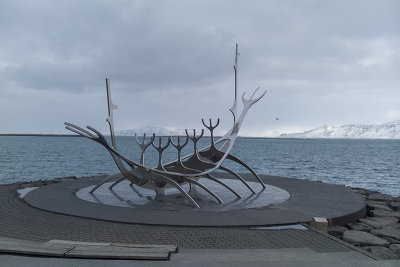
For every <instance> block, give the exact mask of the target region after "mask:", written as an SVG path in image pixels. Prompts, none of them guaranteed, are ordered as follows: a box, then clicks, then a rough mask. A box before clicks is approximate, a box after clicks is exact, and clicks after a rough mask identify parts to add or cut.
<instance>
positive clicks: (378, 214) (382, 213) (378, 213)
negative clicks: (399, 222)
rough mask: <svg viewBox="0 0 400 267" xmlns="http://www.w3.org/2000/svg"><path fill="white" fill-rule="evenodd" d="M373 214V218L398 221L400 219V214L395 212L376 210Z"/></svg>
mask: <svg viewBox="0 0 400 267" xmlns="http://www.w3.org/2000/svg"><path fill="white" fill-rule="evenodd" d="M371 213H372V215H373V216H376V217H395V218H397V219H400V212H394V211H392V212H391V211H387V210H382V209H374V210H373V211H372V212H371Z"/></svg>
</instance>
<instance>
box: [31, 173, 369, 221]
mask: <svg viewBox="0 0 400 267" xmlns="http://www.w3.org/2000/svg"><path fill="white" fill-rule="evenodd" d="M218 177H221V178H228V179H229V178H232V177H230V176H229V175H222V174H218ZM243 177H244V178H245V179H247V180H249V181H253V180H254V177H253V176H251V175H247V174H246V175H243ZM260 177H261V178H262V179H263V180H264V182H265V183H266V184H269V185H272V186H276V187H279V188H282V189H283V190H286V191H287V192H289V193H290V195H291V197H290V199H289V200H287V201H285V202H282V203H278V204H275V205H271V206H267V207H264V208H256V209H255V208H254V209H241V210H230V211H223V212H218V213H216V212H208V211H203V210H197V209H192V210H190V211H186V210H185V211H180V210H178V211H177V210H172V211H171V210H151V209H143V208H140V207H138V208H134V210H135V212H132V210H133V209H132V208H125V207H115V206H109V205H102V204H97V203H91V202H88V201H84V200H81V199H79V198H77V197H76V196H75V195H74V194H75V192H76V191H77V190H79V189H80V188H83V187H87V186H89V185H92V184H96V183H97V182H98V181H99V180H101V179H102V178H101V177H90V178H82V179H77V180H75V179H70V181H64V182H63V183H58V184H52V185H49V186H44V187H40V188H38V189H36V190H33V191H31V192H29V193H28V194H27V195H26V196H25V197H24V201H25V202H26V203H28V204H29V205H31V206H33V207H36V208H39V209H42V210H46V211H51V212H55V213H60V214H67V215H73V216H78V217H85V218H92V219H97V220H106V221H107V220H108V221H117V222H124V223H137V224H150V225H171V226H173V225H175V226H217V227H220V226H257V225H258V226H273V225H286V224H299V223H308V222H309V221H311V219H312V218H313V217H325V218H327V219H328V220H329V221H330V224H333V223H336V224H342V225H344V224H345V223H348V222H352V221H355V220H357V219H358V218H361V217H363V216H365V200H364V198H362V197H361V196H360V195H358V194H356V193H354V192H352V191H351V190H349V189H348V188H345V187H344V186H339V185H331V184H325V183H321V182H314V181H308V180H303V179H295V178H285V177H277V176H267V175H260ZM66 203H68V205H66Z"/></svg>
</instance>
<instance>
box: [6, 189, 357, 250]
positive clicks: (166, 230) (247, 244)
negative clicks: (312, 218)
mask: <svg viewBox="0 0 400 267" xmlns="http://www.w3.org/2000/svg"><path fill="white" fill-rule="evenodd" d="M18 188H19V187H18V186H17V185H15V186H0V236H2V237H8V238H19V239H25V240H32V241H39V242H47V241H49V240H57V239H58V240H67V241H68V240H69V241H71V240H72V241H79V242H98V243H135V244H146V245H148V244H154V245H171V244H174V245H177V246H178V247H179V248H180V249H181V248H182V249H277V248H278V249H282V248H308V249H311V250H313V251H315V252H320V253H324V252H349V251H352V249H351V248H349V247H347V246H345V245H343V244H341V243H339V242H336V241H334V240H331V239H329V238H327V237H325V236H323V235H320V234H318V233H315V232H313V231H310V230H295V229H284V230H252V229H250V228H248V227H229V228H228V227H177V226H161V225H159V226H157V225H140V224H129V223H117V222H110V221H101V220H93V219H86V218H80V217H74V216H67V215H62V214H57V213H51V212H46V211H43V210H39V209H36V208H33V207H31V206H29V205H27V204H26V203H25V202H24V201H23V200H21V199H19V198H18V196H17V194H16V190H17V189H18ZM52 245H53V246H54V244H52Z"/></svg>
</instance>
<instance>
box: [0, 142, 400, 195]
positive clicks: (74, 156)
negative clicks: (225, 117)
mask: <svg viewBox="0 0 400 267" xmlns="http://www.w3.org/2000/svg"><path fill="white" fill-rule="evenodd" d="M72 136H74V135H67V136H66V135H61V136H59V135H53V136H48V135H43V134H40V135H34V136H32V135H4V134H3V135H0V184H7V183H13V182H18V181H33V180H39V179H52V178H55V177H66V176H76V177H85V176H93V175H107V174H112V173H117V172H118V169H117V168H116V166H115V165H114V162H113V160H112V158H111V156H110V155H109V154H108V152H107V151H106V150H105V149H104V148H103V147H102V146H100V145H99V144H96V143H95V142H93V141H90V140H88V139H86V138H82V137H77V138H70V137H72ZM209 142H210V140H209V138H203V139H201V140H200V145H199V147H200V148H201V147H205V146H207V145H208V144H209ZM117 146H118V149H119V150H120V151H121V152H122V154H124V155H126V156H127V157H128V158H131V159H133V160H135V161H137V162H138V161H139V158H140V153H139V147H138V146H137V144H136V141H135V139H134V137H131V136H117ZM191 149H192V146H191V143H189V144H188V145H187V146H186V147H185V149H184V153H185V154H186V153H191ZM175 152H176V151H175V150H174V148H173V147H169V148H168V149H167V150H166V151H165V153H164V154H163V155H164V158H163V160H164V162H169V161H172V160H175V158H176V153H175ZM399 152H400V142H399V140H397V139H331V138H329V139H298V138H296V139H294V138H270V137H241V138H238V139H237V140H236V143H235V146H234V148H233V151H232V153H233V154H234V155H236V156H238V157H239V158H240V159H242V160H243V161H244V162H246V163H247V164H248V165H249V166H251V167H252V168H253V169H254V170H255V171H256V172H257V173H259V174H266V175H273V176H283V177H289V178H300V179H307V180H312V181H321V182H325V183H331V184H344V185H347V186H352V187H361V188H366V189H370V190H375V191H378V192H381V193H386V194H390V195H394V196H398V195H399V194H400V167H399V166H400V159H399V158H400V157H399V154H400V153H399ZM145 159H146V164H148V165H149V166H155V165H156V159H157V155H156V152H155V150H154V149H150V148H149V150H148V151H146V158H145ZM224 165H225V166H226V167H229V168H231V169H233V170H235V171H236V172H239V173H240V172H242V173H243V172H246V170H245V169H244V168H242V167H240V166H238V165H237V164H235V163H233V162H230V161H229V160H226V161H225V162H224Z"/></svg>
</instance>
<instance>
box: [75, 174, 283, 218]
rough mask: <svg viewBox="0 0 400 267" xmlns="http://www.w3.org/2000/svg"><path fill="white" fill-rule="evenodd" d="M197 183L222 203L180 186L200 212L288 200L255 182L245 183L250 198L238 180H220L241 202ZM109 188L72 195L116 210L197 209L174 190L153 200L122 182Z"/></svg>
mask: <svg viewBox="0 0 400 267" xmlns="http://www.w3.org/2000/svg"><path fill="white" fill-rule="evenodd" d="M198 181H199V183H201V184H202V185H204V186H205V187H207V188H208V189H209V190H211V191H212V192H214V193H215V194H216V195H217V196H218V197H219V198H220V199H221V200H222V201H223V203H219V202H218V201H217V200H216V199H215V198H213V197H212V196H211V195H210V194H208V193H207V192H206V191H204V190H203V189H202V188H199V187H195V190H193V191H191V192H189V188H190V187H189V184H184V185H183V186H182V188H183V189H184V190H185V191H186V192H189V194H190V195H191V197H192V198H193V199H194V200H195V201H196V202H197V204H199V206H200V210H201V211H210V212H212V211H213V212H221V211H229V210H242V209H250V208H263V207H265V206H269V205H274V204H278V203H281V202H283V201H286V200H288V199H289V197H290V194H289V192H287V191H285V190H283V189H280V188H278V187H276V186H267V187H266V188H265V189H264V188H263V187H262V186H261V184H260V183H258V182H248V184H249V185H250V186H251V187H252V188H253V190H255V192H257V193H256V194H253V193H252V192H251V191H250V190H249V189H248V188H247V187H246V186H245V185H244V184H243V183H242V182H241V181H240V180H235V179H220V181H221V182H223V183H225V184H226V185H228V186H230V187H231V188H234V189H235V191H236V192H237V193H238V194H239V195H240V196H241V198H237V197H236V196H235V195H234V194H233V193H232V192H230V191H229V190H228V189H226V188H224V187H222V186H221V185H220V184H218V183H216V182H214V181H211V180H210V179H205V178H200V179H199V180H198ZM111 184H112V182H109V183H106V184H104V185H103V186H101V187H100V188H98V189H97V190H96V191H95V192H94V193H92V194H91V193H90V191H91V190H92V189H93V187H94V186H95V185H91V186H88V187H84V188H82V189H80V190H78V191H77V192H76V196H77V197H78V198H80V199H82V200H85V201H89V202H92V203H98V204H103V205H111V206H117V207H128V208H141V209H152V210H168V211H190V210H193V209H195V210H197V209H198V208H197V207H194V206H193V205H191V204H189V203H188V201H187V200H186V199H185V198H184V197H183V196H182V194H181V193H180V192H179V191H178V190H177V189H176V188H169V189H166V190H165V194H164V196H163V197H162V198H158V199H157V200H155V198H156V192H155V191H154V190H149V189H144V188H141V187H138V186H134V185H132V186H131V185H130V182H129V181H128V180H125V181H122V182H121V183H119V184H118V185H116V186H115V187H114V188H113V190H109V189H108V188H109V186H110V185H111Z"/></svg>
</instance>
